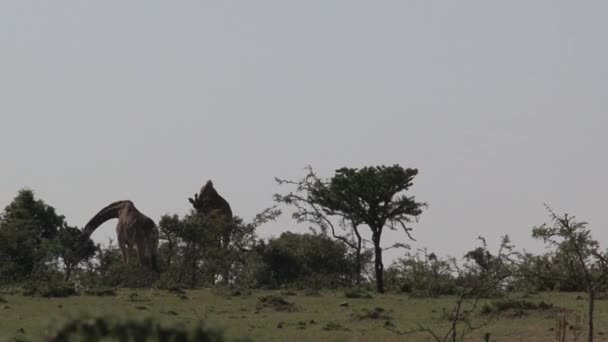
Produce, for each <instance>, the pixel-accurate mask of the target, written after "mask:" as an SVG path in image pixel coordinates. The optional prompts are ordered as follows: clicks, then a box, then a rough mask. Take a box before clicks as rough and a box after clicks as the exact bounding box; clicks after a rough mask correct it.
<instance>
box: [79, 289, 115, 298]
mask: <svg viewBox="0 0 608 342" xmlns="http://www.w3.org/2000/svg"><path fill="white" fill-rule="evenodd" d="M84 294H85V295H87V296H98V297H106V296H116V290H115V289H113V288H111V287H95V288H92V289H86V290H84Z"/></svg>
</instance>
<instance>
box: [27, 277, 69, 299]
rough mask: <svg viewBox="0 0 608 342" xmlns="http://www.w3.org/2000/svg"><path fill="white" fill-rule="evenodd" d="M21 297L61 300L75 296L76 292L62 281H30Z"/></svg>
mask: <svg viewBox="0 0 608 342" xmlns="http://www.w3.org/2000/svg"><path fill="white" fill-rule="evenodd" d="M23 295H24V296H39V297H45V298H50V297H57V298H63V297H71V296H77V295H78V292H77V291H76V289H75V288H74V285H72V284H71V283H68V282H64V281H32V282H29V283H27V284H26V285H24V287H23Z"/></svg>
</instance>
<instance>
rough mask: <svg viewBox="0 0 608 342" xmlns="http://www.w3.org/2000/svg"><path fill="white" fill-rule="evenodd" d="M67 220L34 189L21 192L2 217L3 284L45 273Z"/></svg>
mask: <svg viewBox="0 0 608 342" xmlns="http://www.w3.org/2000/svg"><path fill="white" fill-rule="evenodd" d="M64 224H65V222H64V217H63V216H61V215H58V214H57V213H56V212H55V209H54V208H53V207H51V206H49V205H47V204H46V203H44V202H43V201H42V200H37V199H36V198H35V197H34V193H33V192H32V191H31V190H27V189H24V190H21V191H19V193H18V194H17V196H16V197H15V198H14V199H13V201H12V202H11V203H10V204H9V205H8V206H6V208H4V211H3V212H2V214H0V279H1V280H0V281H2V282H15V281H22V280H25V279H26V278H30V277H34V276H36V277H40V276H42V275H43V274H44V272H45V271H46V270H45V266H46V265H45V262H46V261H48V260H49V254H50V250H49V245H50V244H49V242H50V241H51V240H52V239H54V238H55V237H56V235H57V232H58V230H59V229H60V228H61V227H63V226H64Z"/></svg>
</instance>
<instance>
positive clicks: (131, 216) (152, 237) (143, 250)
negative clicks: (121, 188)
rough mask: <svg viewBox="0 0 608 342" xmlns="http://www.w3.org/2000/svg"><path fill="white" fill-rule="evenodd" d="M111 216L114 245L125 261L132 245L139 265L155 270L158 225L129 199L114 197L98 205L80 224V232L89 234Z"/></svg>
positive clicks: (156, 267) (156, 268)
mask: <svg viewBox="0 0 608 342" xmlns="http://www.w3.org/2000/svg"><path fill="white" fill-rule="evenodd" d="M115 218H117V219H118V223H117V224H116V236H117V240H118V246H119V247H120V251H121V254H122V258H123V261H124V262H125V264H128V263H129V251H130V250H131V249H132V248H133V247H135V249H136V251H137V257H138V259H139V263H140V266H141V267H145V268H149V269H151V270H153V271H155V272H158V265H157V254H156V249H157V248H158V228H157V227H156V224H155V223H154V221H152V219H151V218H149V217H148V216H146V215H144V214H142V213H141V212H139V210H137V208H136V207H135V205H134V204H133V202H131V201H128V200H127V201H117V202H114V203H112V204H110V205H108V206H107V207H105V208H103V209H101V210H100V211H99V212H98V213H97V214H96V215H95V216H93V218H92V219H91V220H90V221H89V222H88V223H87V224H86V226H85V227H84V235H85V236H86V238H89V237H90V236H91V234H93V232H94V231H95V229H97V227H99V226H100V225H102V224H103V223H104V222H106V221H108V220H111V219H115Z"/></svg>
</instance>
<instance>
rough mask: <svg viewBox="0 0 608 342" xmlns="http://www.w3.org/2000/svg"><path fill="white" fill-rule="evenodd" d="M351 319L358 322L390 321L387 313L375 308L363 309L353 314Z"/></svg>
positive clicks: (382, 309)
mask: <svg viewBox="0 0 608 342" xmlns="http://www.w3.org/2000/svg"><path fill="white" fill-rule="evenodd" d="M352 317H353V318H354V319H358V320H360V321H361V320H368V319H369V320H377V319H382V320H390V319H391V316H389V314H388V312H387V311H386V310H385V309H384V308H381V307H376V308H373V309H363V310H362V312H360V313H353V314H352Z"/></svg>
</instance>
